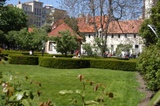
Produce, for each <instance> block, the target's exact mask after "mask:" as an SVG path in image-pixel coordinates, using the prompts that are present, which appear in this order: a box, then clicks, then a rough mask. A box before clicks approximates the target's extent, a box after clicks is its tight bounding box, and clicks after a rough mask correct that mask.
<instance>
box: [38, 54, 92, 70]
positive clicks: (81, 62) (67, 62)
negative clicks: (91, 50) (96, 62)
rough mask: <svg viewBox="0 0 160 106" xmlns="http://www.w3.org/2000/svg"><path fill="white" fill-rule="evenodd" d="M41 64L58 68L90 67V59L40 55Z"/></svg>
mask: <svg viewBox="0 0 160 106" xmlns="http://www.w3.org/2000/svg"><path fill="white" fill-rule="evenodd" d="M39 65H40V66H43V67H50V68H58V69H76V68H89V67H90V63H89V60H86V59H69V58H51V57H40V58H39Z"/></svg>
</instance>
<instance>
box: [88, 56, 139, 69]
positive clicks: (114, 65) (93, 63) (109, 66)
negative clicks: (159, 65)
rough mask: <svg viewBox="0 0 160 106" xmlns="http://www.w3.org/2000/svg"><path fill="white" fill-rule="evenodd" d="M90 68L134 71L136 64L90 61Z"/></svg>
mask: <svg viewBox="0 0 160 106" xmlns="http://www.w3.org/2000/svg"><path fill="white" fill-rule="evenodd" d="M90 65H91V68H102V69H113V70H124V71H136V62H135V61H128V60H116V59H99V60H93V59H92V60H90Z"/></svg>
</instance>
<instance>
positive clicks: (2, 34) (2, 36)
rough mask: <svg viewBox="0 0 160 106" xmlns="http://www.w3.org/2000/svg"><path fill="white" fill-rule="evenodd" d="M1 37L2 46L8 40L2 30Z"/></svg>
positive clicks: (0, 31)
mask: <svg viewBox="0 0 160 106" xmlns="http://www.w3.org/2000/svg"><path fill="white" fill-rule="evenodd" d="M0 39H1V40H0V47H2V44H3V43H4V42H5V41H6V38H5V34H4V32H3V31H2V30H0Z"/></svg>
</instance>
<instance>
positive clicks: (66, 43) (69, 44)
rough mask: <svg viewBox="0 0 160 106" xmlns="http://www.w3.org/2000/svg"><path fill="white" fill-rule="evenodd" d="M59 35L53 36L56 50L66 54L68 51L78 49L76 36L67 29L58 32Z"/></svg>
mask: <svg viewBox="0 0 160 106" xmlns="http://www.w3.org/2000/svg"><path fill="white" fill-rule="evenodd" d="M59 34H60V35H61V36H57V37H53V41H55V42H56V51H57V52H60V53H62V54H65V55H66V56H67V54H68V52H71V51H72V50H76V49H78V46H79V44H78V42H77V41H76V36H75V35H71V33H70V32H69V30H66V31H61V32H59Z"/></svg>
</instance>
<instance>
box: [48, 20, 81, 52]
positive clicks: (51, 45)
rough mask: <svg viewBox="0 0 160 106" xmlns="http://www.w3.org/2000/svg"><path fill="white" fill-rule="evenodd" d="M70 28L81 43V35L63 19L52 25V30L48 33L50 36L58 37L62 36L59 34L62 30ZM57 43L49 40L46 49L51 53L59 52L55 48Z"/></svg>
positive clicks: (72, 34)
mask: <svg viewBox="0 0 160 106" xmlns="http://www.w3.org/2000/svg"><path fill="white" fill-rule="evenodd" d="M66 30H68V31H69V32H70V33H71V36H76V38H77V42H79V43H80V44H81V40H82V39H83V38H82V37H80V36H79V35H78V34H77V33H76V32H75V31H73V30H72V28H71V27H70V26H68V25H67V24H66V23H65V22H64V21H63V20H59V21H57V22H56V23H54V24H53V26H52V31H51V32H50V33H48V36H49V37H56V36H61V35H60V34H59V32H60V31H66ZM55 46H56V44H55V43H54V42H53V41H48V42H47V48H46V51H47V52H48V53H50V54H57V51H56V50H55Z"/></svg>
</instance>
